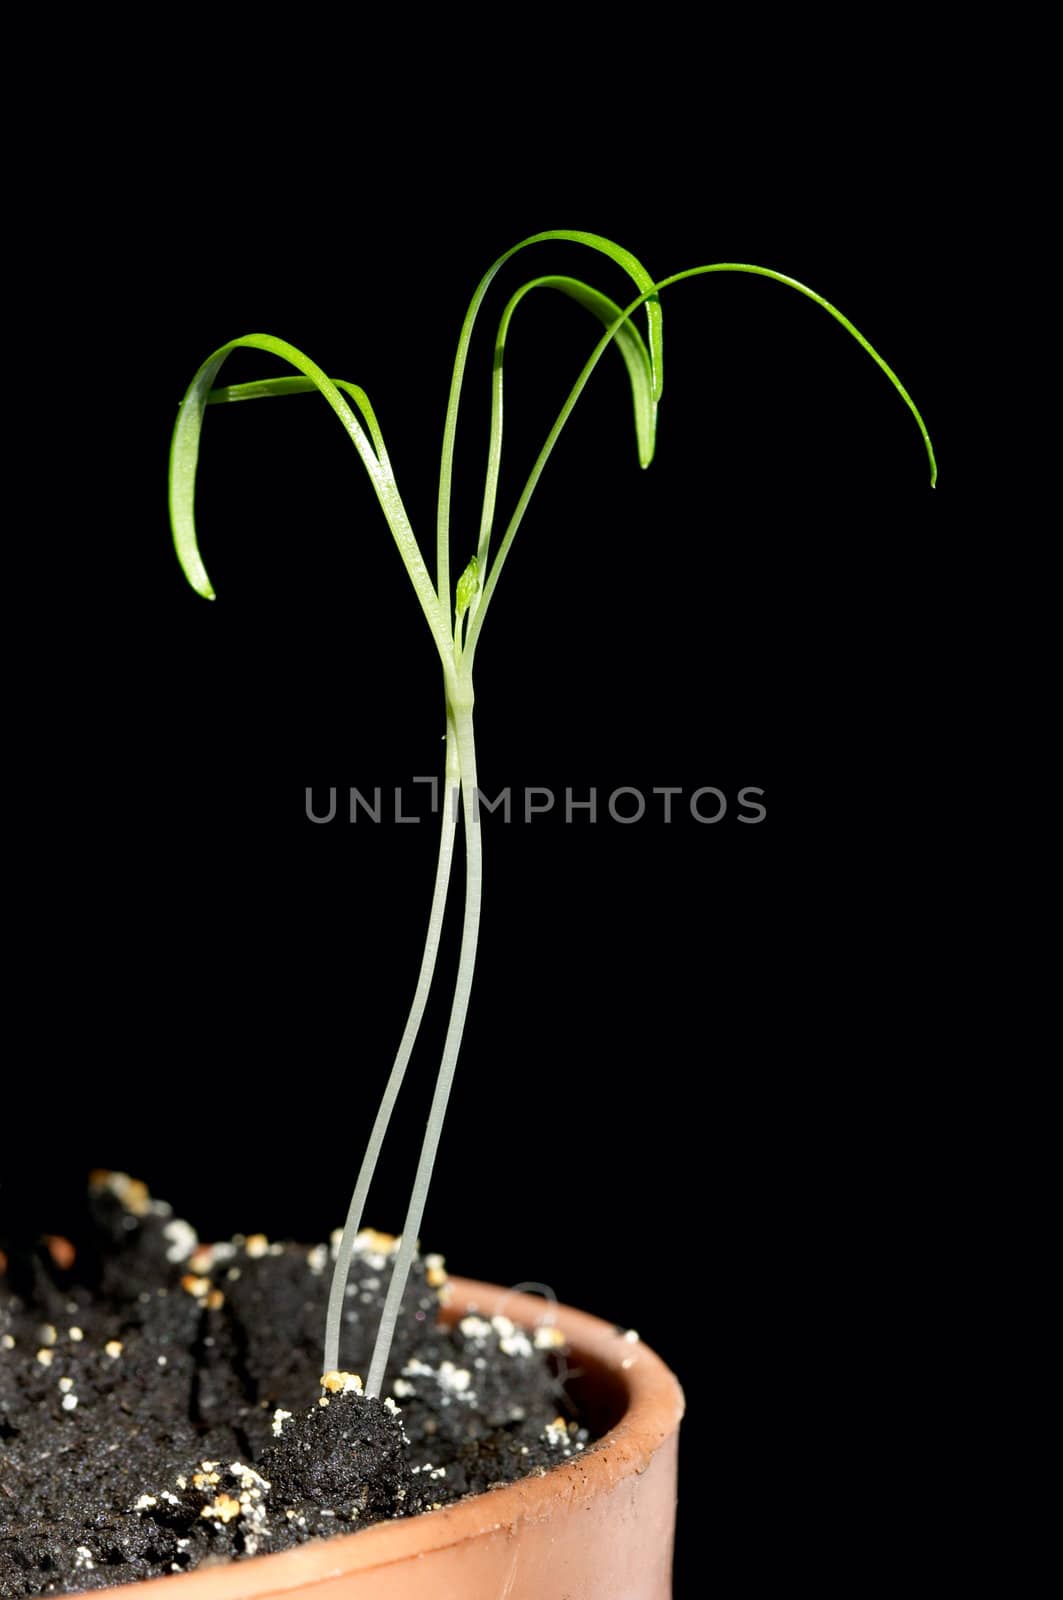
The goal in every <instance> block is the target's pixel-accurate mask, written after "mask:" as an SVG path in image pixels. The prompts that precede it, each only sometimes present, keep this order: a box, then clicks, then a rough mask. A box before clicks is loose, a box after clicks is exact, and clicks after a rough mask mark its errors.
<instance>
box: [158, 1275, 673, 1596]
mask: <svg viewBox="0 0 1063 1600" xmlns="http://www.w3.org/2000/svg"><path fill="white" fill-rule="evenodd" d="M449 1282H450V1290H451V1293H450V1300H449V1303H448V1305H447V1306H446V1308H445V1309H444V1311H443V1320H444V1321H447V1322H455V1321H457V1320H458V1319H459V1318H460V1317H463V1316H465V1315H466V1314H467V1313H468V1312H469V1311H471V1310H473V1309H475V1310H477V1311H479V1312H480V1313H481V1314H482V1315H484V1316H492V1315H495V1314H498V1313H500V1312H504V1314H505V1315H506V1316H507V1317H510V1318H511V1319H512V1320H513V1321H514V1322H516V1323H519V1324H521V1325H522V1326H524V1327H527V1328H530V1327H534V1326H535V1325H536V1324H537V1323H541V1322H542V1321H543V1320H544V1316H545V1313H546V1312H547V1310H549V1312H550V1315H551V1319H552V1320H556V1322H557V1325H558V1326H559V1327H560V1329H561V1330H562V1332H563V1333H564V1335H565V1337H566V1339H567V1340H568V1341H569V1344H570V1346H571V1349H572V1354H571V1358H570V1364H571V1366H572V1367H573V1368H574V1369H577V1370H578V1371H579V1373H580V1376H579V1377H578V1378H577V1379H575V1380H574V1381H573V1382H572V1384H571V1388H572V1391H573V1393H578V1397H579V1402H580V1405H581V1407H582V1408H583V1410H584V1411H585V1413H586V1415H587V1417H588V1419H589V1421H590V1423H591V1424H592V1425H593V1426H594V1428H595V1430H596V1431H597V1429H599V1428H602V1427H607V1428H608V1432H606V1433H605V1434H604V1436H603V1437H602V1438H601V1439H599V1440H598V1442H597V1443H596V1444H594V1445H589V1446H588V1447H587V1449H586V1450H584V1451H580V1452H579V1453H578V1454H574V1455H573V1456H572V1457H571V1458H570V1459H568V1460H567V1461H564V1462H562V1463H561V1464H560V1465H559V1466H557V1467H554V1468H552V1470H551V1471H550V1472H548V1473H547V1474H546V1475H545V1477H535V1478H527V1479H524V1480H523V1481H521V1482H520V1483H513V1484H508V1485H506V1487H504V1488H501V1489H493V1490H490V1491H489V1492H488V1493H487V1494H481V1495H476V1496H474V1497H473V1498H471V1499H468V1500H463V1501H461V1502H459V1503H458V1504H456V1505H452V1506H446V1507H444V1508H443V1509H442V1510H440V1511H430V1512H426V1513H423V1514H422V1515H421V1516H417V1517H407V1518H403V1519H402V1520H400V1521H397V1522H386V1523H378V1524H377V1525H376V1526H375V1527H371V1528H366V1529H365V1530H364V1531H363V1532H362V1533H352V1534H342V1535H340V1536H339V1537H338V1538H335V1539H327V1540H318V1541H315V1542H313V1543H310V1544H305V1545H303V1546H301V1547H300V1548H299V1549H298V1550H289V1551H284V1552H283V1553H282V1554H280V1555H272V1556H255V1557H253V1558H251V1559H249V1560H246V1561H234V1562H230V1563H227V1564H226V1565H225V1566H218V1567H201V1568H199V1569H197V1570H196V1571H195V1572H189V1573H181V1574H177V1575H175V1576H174V1577H172V1578H156V1579H152V1580H151V1581H149V1582H147V1583H141V1584H138V1585H137V1586H136V1590H135V1592H136V1595H137V1597H138V1600H164V1597H168V1600H265V1597H267V1596H269V1597H272V1596H285V1595H291V1596H293V1597H294V1596H295V1595H297V1594H298V1595H300V1596H306V1597H308V1600H413V1597H415V1596H416V1600H670V1597H671V1593H672V1541H673V1534H674V1528H675V1504H676V1454H677V1447H678V1442H679V1422H680V1418H681V1417H682V1415H683V1394H682V1390H681V1389H680V1387H679V1384H678V1383H677V1382H676V1380H675V1378H674V1376H673V1375H672V1373H671V1372H669V1370H668V1368H667V1367H666V1366H665V1365H664V1363H663V1361H661V1359H660V1357H659V1356H656V1355H654V1353H653V1351H652V1350H649V1349H648V1348H647V1347H646V1345H644V1344H642V1343H635V1342H631V1341H630V1340H627V1339H625V1337H624V1336H623V1334H622V1333H620V1332H618V1330H617V1329H616V1328H614V1327H612V1326H611V1325H610V1324H609V1323H606V1322H600V1321H599V1320H598V1319H597V1318H596V1317H590V1316H587V1315H586V1314H585V1313H584V1312H582V1311H572V1310H570V1309H569V1308H568V1307H567V1306H557V1307H552V1306H551V1307H547V1306H546V1304H545V1302H544V1301H542V1300H539V1299H536V1298H534V1297H533V1296H531V1295H524V1294H517V1293H514V1292H512V1291H510V1290H506V1289H500V1288H498V1287H496V1286H495V1285H494V1284H488V1283H476V1282H474V1281H473V1280H472V1279H468V1278H451V1279H450V1280H449ZM133 1592H134V1591H132V1590H130V1591H129V1593H130V1595H132V1593H133Z"/></svg>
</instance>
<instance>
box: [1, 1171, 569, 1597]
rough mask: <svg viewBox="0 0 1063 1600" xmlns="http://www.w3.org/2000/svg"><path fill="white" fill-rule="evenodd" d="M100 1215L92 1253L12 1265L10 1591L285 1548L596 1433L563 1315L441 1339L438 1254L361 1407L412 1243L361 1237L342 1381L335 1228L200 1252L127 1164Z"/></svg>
mask: <svg viewBox="0 0 1063 1600" xmlns="http://www.w3.org/2000/svg"><path fill="white" fill-rule="evenodd" d="M92 1217H93V1227H94V1231H95V1237H94V1238H93V1239H92V1240H91V1241H90V1242H89V1247H88V1248H87V1249H85V1250H79V1252H78V1256H76V1257H75V1255H74V1252H73V1250H72V1248H71V1246H70V1245H69V1244H68V1243H67V1241H65V1240H58V1239H53V1240H52V1241H51V1242H50V1244H49V1246H48V1247H47V1248H44V1247H42V1248H41V1249H40V1250H39V1251H38V1252H37V1253H36V1255H35V1256H34V1257H33V1258H32V1259H31V1260H29V1261H21V1262H19V1263H15V1262H14V1261H12V1262H11V1263H10V1269H9V1273H8V1276H7V1278H6V1279H5V1277H3V1276H2V1275H0V1596H4V1597H8V1596H12V1597H13V1596H24V1595H38V1594H68V1593H73V1592H78V1591H82V1590H87V1589H100V1588H106V1587H109V1586H110V1585H113V1584H119V1583H128V1582H131V1581H133V1580H135V1579H139V1578H149V1577H159V1576H162V1575H164V1574H166V1573H171V1572H184V1571H187V1570H189V1569H190V1568H192V1567H195V1566H198V1565H199V1564H200V1563H202V1562H205V1561H210V1562H214V1561H219V1560H231V1559H234V1558H235V1559H239V1558H240V1557H243V1556H249V1555H256V1554H265V1553H267V1552H269V1551H275V1550H286V1549H289V1548H291V1547H292V1546H293V1545H297V1544H302V1543H304V1542H305V1541H306V1540H308V1539H314V1538H319V1537H322V1536H327V1535H329V1534H335V1533H348V1532H350V1531H351V1530H352V1529H357V1528H362V1527H366V1526H368V1525H369V1524H370V1523H373V1522H378V1521H380V1520H382V1519H384V1518H391V1517H401V1516H410V1515H414V1514H416V1513H419V1512H422V1511H425V1510H430V1509H432V1508H435V1507H438V1506H441V1505H445V1504H446V1503H447V1502H449V1501H452V1500H455V1499H458V1498H460V1497H461V1496H463V1495H466V1494H473V1493H479V1492H481V1491H482V1490H484V1489H488V1488H490V1487H491V1486H492V1485H493V1484H497V1483H503V1482H512V1481H513V1480H514V1479H516V1478H519V1477H522V1476H524V1475H525V1474H528V1473H534V1472H540V1473H541V1472H544V1471H546V1470H547V1469H548V1468H549V1467H551V1466H554V1465H556V1464H557V1463H558V1462H559V1461H561V1460H562V1459H564V1457H565V1456H568V1455H571V1454H573V1453H574V1452H575V1451H577V1450H582V1449H583V1448H584V1445H585V1444H586V1443H587V1441H588V1434H587V1432H586V1431H585V1429H583V1428H582V1427H580V1426H579V1424H578V1423H577V1421H576V1420H575V1419H574V1417H573V1416H572V1414H571V1408H570V1407H569V1405H568V1403H567V1400H566V1396H565V1392H564V1389H563V1387H562V1382H561V1378H560V1376H559V1365H560V1366H563V1359H564V1352H563V1350H562V1349H560V1348H559V1346H560V1339H559V1335H558V1334H557V1330H556V1329H555V1328H554V1327H553V1326H552V1325H551V1323H550V1321H549V1317H548V1311H549V1308H548V1307H547V1306H545V1305H544V1318H543V1323H542V1325H541V1326H540V1327H539V1328H537V1329H536V1330H534V1332H531V1333H528V1332H526V1331H525V1330H523V1329H521V1328H518V1327H515V1326H514V1325H513V1324H512V1323H511V1322H510V1321H509V1320H508V1319H507V1318H506V1317H504V1316H490V1315H488V1314H487V1313H486V1311H485V1314H484V1315H483V1316H479V1315H470V1316H466V1317H465V1318H464V1319H463V1320H462V1321H461V1322H460V1323H458V1324H457V1325H456V1326H454V1327H452V1328H449V1329H443V1328H440V1327H439V1326H437V1322H436V1317H437V1311H438V1307H439V1303H440V1300H441V1299H443V1298H445V1296H446V1292H447V1289H446V1273H445V1270H444V1267H443V1261H442V1258H441V1257H439V1256H431V1255H429V1256H425V1257H424V1258H423V1259H420V1260H418V1261H417V1263H416V1265H415V1268H414V1271H413V1273H412V1275H411V1278H410V1283H409V1286H408V1288H407V1291H406V1297H405V1301H404V1305H403V1316H402V1318H401V1320H400V1324H399V1329H398V1332H397V1334H396V1339H395V1345H394V1348H393V1350H392V1356H391V1361H390V1364H389V1368H388V1374H387V1378H386V1381H385V1384H384V1390H383V1398H381V1399H372V1400H369V1399H366V1398H365V1396H364V1395H363V1394H362V1393H361V1381H360V1379H359V1378H357V1377H356V1376H355V1374H357V1373H364V1372H365V1371H366V1370H367V1368H368V1364H369V1353H370V1349H371V1346H372V1340H373V1336H374V1334H375V1332H376V1327H377V1323H378V1321H379V1318H380V1311H381V1306H382V1302H383V1296H384V1292H385V1290H386V1288H387V1282H388V1277H389V1269H390V1265H391V1258H392V1256H393V1254H394V1251H395V1249H396V1248H397V1240H395V1239H393V1238H391V1237H390V1236H389V1235H386V1234H377V1233H373V1232H372V1231H369V1230H367V1231H365V1232H363V1233H362V1234H361V1235H359V1239H358V1245H357V1249H356V1252H355V1257H354V1262H353V1265H352V1270H351V1275H350V1279H349V1281H348V1286H347V1299H346V1309H345V1312H344V1333H343V1339H342V1343H341V1359H342V1363H343V1367H344V1368H345V1371H343V1372H339V1373H331V1374H326V1375H325V1376H324V1377H322V1374H321V1370H320V1368H321V1345H322V1337H323V1332H324V1326H325V1305H326V1301H327V1298H328V1290H329V1283H330V1279H331V1269H332V1260H333V1251H334V1249H335V1244H336V1242H337V1240H338V1235H336V1236H334V1240H333V1244H332V1246H331V1247H330V1246H326V1245H317V1246H315V1247H314V1248H312V1249H307V1248H306V1247H305V1246H295V1245H290V1244H275V1243H270V1242H269V1241H268V1240H267V1239H265V1238H264V1237H263V1236H262V1235H249V1236H244V1235H238V1236H237V1237H236V1238H234V1239H233V1240H231V1241H230V1242H229V1243H227V1244H214V1245H210V1246H203V1245H200V1244H199V1241H198V1239H197V1237H196V1234H195V1232H194V1230H193V1229H192V1228H191V1227H190V1225H189V1224H188V1223H187V1222H185V1221H183V1220H182V1219H180V1218H178V1217H175V1216H174V1215H173V1212H172V1209H171V1207H170V1206H168V1205H167V1204H166V1203H165V1202H164V1201H159V1200H153V1199H152V1198H151V1196H150V1194H149V1193H148V1190H147V1189H146V1188H145V1186H144V1185H143V1184H142V1183H139V1182H137V1181H136V1180H134V1179H131V1178H129V1177H128V1176H127V1175H125V1174H124V1173H113V1172H112V1173H99V1174H96V1175H95V1176H94V1179H93V1185H92ZM79 1259H80V1265H79ZM88 1261H91V1263H92V1275H93V1277H94V1278H95V1280H96V1281H95V1282H94V1283H93V1284H92V1285H91V1286H89V1285H87V1284H86V1283H85V1282H83V1281H81V1279H82V1277H83V1276H84V1271H85V1263H86V1262H88ZM2 1264H3V1263H2V1262H0V1265H2ZM16 1267H17V1269H18V1270H16Z"/></svg>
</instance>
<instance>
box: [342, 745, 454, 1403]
mask: <svg viewBox="0 0 1063 1600" xmlns="http://www.w3.org/2000/svg"><path fill="white" fill-rule="evenodd" d="M458 782H459V770H458V747H457V736H456V732H455V729H454V725H453V723H452V722H451V721H450V719H449V718H448V721H447V756H446V779H445V782H444V785H443V796H442V819H441V823H440V834H439V860H438V863H437V865H436V881H435V889H434V890H433V893H432V909H431V912H430V913H429V917H428V933H427V935H426V938H425V946H424V954H423V955H422V957H421V971H420V974H419V976H418V979H417V987H416V989H415V991H414V996H413V1003H412V1004H411V1006H410V1013H409V1016H408V1017H407V1019H406V1027H405V1029H404V1031H403V1035H402V1039H401V1040H400V1042H399V1048H398V1052H397V1054H396V1056H395V1061H394V1064H393V1066H392V1068H391V1075H390V1076H389V1078H388V1081H387V1085H386V1087H385V1089H384V1093H383V1095H382V1097H381V1101H380V1106H379V1108H378V1110H377V1114H376V1120H375V1121H374V1123H373V1129H372V1132H371V1133H370V1135H369V1142H368V1144H367V1145H366V1148H365V1154H364V1155H363V1157H362V1165H361V1167H360V1169H359V1172H358V1181H357V1183H356V1184H355V1186H354V1194H353V1195H352V1196H351V1204H350V1208H349V1210H348V1212H347V1221H346V1224H345V1225H344V1229H343V1235H342V1237H341V1239H340V1246H339V1250H338V1252H337V1255H336V1265H335V1267H334V1268H333V1272H332V1287H331V1289H330V1291H329V1302H328V1313H327V1316H326V1320H325V1364H324V1367H323V1369H322V1370H323V1371H324V1372H334V1371H335V1370H336V1369H337V1368H338V1367H339V1364H340V1334H341V1330H342V1325H343V1304H344V1299H345V1295H346V1290H347V1279H348V1277H349V1276H350V1270H351V1257H352V1255H353V1253H354V1241H355V1239H356V1238H357V1236H358V1230H359V1229H360V1228H361V1225H362V1215H363V1213H364V1211H365V1202H366V1198H367V1196H368V1194H369V1187H370V1184H371V1183H372V1181H373V1174H374V1173H375V1171H376V1164H377V1161H378V1160H379V1158H380V1151H381V1147H382V1146H383V1143H384V1137H385V1135H386V1133H387V1131H388V1124H389V1122H390V1121H391V1113H392V1111H393V1110H394V1109H395V1102H396V1100H397V1099H398V1096H399V1090H400V1089H401V1088H402V1080H403V1078H404V1077H405V1075H406V1068H407V1066H408V1065H409V1061H410V1057H411V1055H412V1054H413V1047H414V1045H415V1043H416V1042H417V1035H418V1033H419V1031H420V1027H421V1022H422V1020H423V1018H424V1012H425V1006H426V1004H427V1002H428V994H429V991H430V989H431V987H432V978H433V976H434V974H435V969H436V959H437V957H438V955H439V940H440V934H441V931H442V927H443V912H444V910H445V908H446V903H447V889H448V886H449V884H450V869H451V864H452V862H453V859H454V835H455V833H456V831H457V817H456V806H455V804H454V796H455V795H456V793H457V786H458Z"/></svg>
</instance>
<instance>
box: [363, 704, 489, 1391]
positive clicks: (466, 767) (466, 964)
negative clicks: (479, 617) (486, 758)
mask: <svg viewBox="0 0 1063 1600" xmlns="http://www.w3.org/2000/svg"><path fill="white" fill-rule="evenodd" d="M454 720H455V727H456V733H457V741H458V760H459V762H460V765H461V792H462V802H463V804H462V815H463V818H464V823H465V874H466V875H465V918H464V921H463V923H462V930H461V954H460V956H459V958H458V975H457V978H456V980H455V984H454V1002H453V1005H452V1006H451V1011H450V1022H449V1024H448V1025H447V1035H446V1039H445V1040H444V1043H443V1059H442V1061H441V1062H440V1066H439V1076H438V1077H437V1079H436V1087H435V1093H434V1094H433V1096H432V1109H431V1111H430V1112H429V1115H428V1126H427V1127H426V1129H425V1135H424V1142H423V1144H422V1145H421V1155H420V1159H419V1161H418V1163H417V1173H416V1176H415V1178H414V1180H413V1191H412V1193H411V1195H410V1204H409V1208H408V1209H407V1212H406V1221H405V1223H404V1224H403V1229H402V1241H401V1243H400V1245H399V1250H398V1255H397V1256H396V1258H395V1266H394V1269H393V1271H392V1274H391V1282H390V1284H389V1285H388V1293H387V1299H386V1300H385V1302H384V1312H383V1315H382V1317H381V1319H380V1327H379V1329H378V1331H377V1336H376V1344H375V1345H374V1347H373V1356H372V1360H371V1361H370V1363H369V1377H368V1378H367V1380H366V1385H365V1392H366V1394H367V1395H369V1396H372V1395H379V1393H380V1390H381V1387H382V1385H383V1382H384V1373H385V1371H386V1370H387V1364H388V1356H389V1355H390V1354H391V1343H392V1340H393V1338H394V1336H395V1327H396V1324H397V1323H398V1320H399V1311H400V1309H401V1306H402V1298H403V1295H404V1293H405V1291H406V1283H407V1280H408V1278H409V1276H410V1267H411V1266H412V1264H413V1257H414V1253H415V1251H416V1249H417V1240H418V1236H419V1234H420V1231H421V1219H422V1217H423V1216H424V1207H425V1201H426V1199H427V1197H428V1185H429V1183H430V1182H431V1178H432V1168H433V1166H434V1164H435V1159H436V1151H437V1150H438V1148H439V1137H440V1134H441V1133H442V1131H443V1118H444V1117H445V1115H446V1110H447V1101H448V1100H449V1098H450V1089H451V1084H452V1083H453V1081H454V1069H455V1067H456V1066H457V1062H458V1052H459V1050H460V1049H461V1039H462V1034H463V1033H464V1031H465V1018H466V1014H467V1012H468V1009H469V995H470V992H471V990H472V975H473V968H474V966H475V964H476V944H477V939H478V936H479V930H480V900H481V893H482V879H483V858H482V854H481V850H480V823H479V819H478V817H477V815H476V747H475V742H474V739H473V725H472V709H471V707H463V708H461V709H459V710H456V711H455V713H454Z"/></svg>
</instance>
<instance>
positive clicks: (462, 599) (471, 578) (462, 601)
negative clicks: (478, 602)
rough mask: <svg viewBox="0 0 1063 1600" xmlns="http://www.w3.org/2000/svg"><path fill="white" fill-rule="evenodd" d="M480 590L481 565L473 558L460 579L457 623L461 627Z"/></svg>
mask: <svg viewBox="0 0 1063 1600" xmlns="http://www.w3.org/2000/svg"><path fill="white" fill-rule="evenodd" d="M479 590H480V563H479V561H477V559H476V557H475V556H473V557H472V559H471V561H470V562H469V565H468V566H467V567H466V568H465V571H464V572H463V573H462V575H461V577H460V578H459V579H458V590H457V622H458V626H459V627H460V625H461V620H462V618H463V617H464V615H465V613H466V611H468V609H469V607H470V605H471V604H472V601H473V596H474V595H476V594H478V593H479Z"/></svg>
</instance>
